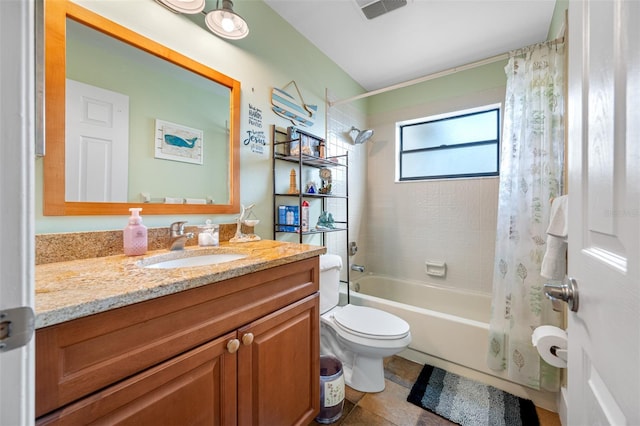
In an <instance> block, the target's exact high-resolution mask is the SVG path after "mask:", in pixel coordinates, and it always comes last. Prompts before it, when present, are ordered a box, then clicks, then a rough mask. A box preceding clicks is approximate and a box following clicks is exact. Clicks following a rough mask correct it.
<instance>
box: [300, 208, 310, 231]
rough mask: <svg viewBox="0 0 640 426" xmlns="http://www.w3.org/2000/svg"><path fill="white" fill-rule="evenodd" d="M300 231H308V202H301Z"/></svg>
mask: <svg viewBox="0 0 640 426" xmlns="http://www.w3.org/2000/svg"><path fill="white" fill-rule="evenodd" d="M300 231H301V232H309V202H308V201H307V200H304V201H303V202H302V211H301V212H300Z"/></svg>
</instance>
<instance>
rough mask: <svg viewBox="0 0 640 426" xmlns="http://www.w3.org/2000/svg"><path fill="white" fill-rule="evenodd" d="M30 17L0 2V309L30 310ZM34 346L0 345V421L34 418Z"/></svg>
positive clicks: (26, 5)
mask: <svg viewBox="0 0 640 426" xmlns="http://www.w3.org/2000/svg"><path fill="white" fill-rule="evenodd" d="M33 21H34V13H33V2H32V1H0V29H1V30H0V46H2V48H1V49H0V67H1V72H0V206H1V207H0V235H2V240H1V242H0V312H6V311H7V310H8V309H11V308H16V307H21V306H26V307H30V308H33V299H34V291H33V281H34V277H33V274H34V266H33V265H34V257H33V246H34V230H33V223H34V209H33V200H34V192H33V179H34V160H33V155H34V154H33V153H34V149H33V144H34V137H33V135H34V123H33V118H34V114H33V109H34V78H33V76H34V67H33V57H34V56H35V55H34V49H33V41H34V36H33ZM2 321H6V317H5V318H4V319H1V320H0V322H2ZM5 342H6V340H5ZM5 342H0V346H2V345H3V344H5ZM33 348H34V343H33V339H31V341H30V342H29V343H28V345H27V346H22V347H19V348H17V349H12V350H10V351H7V352H3V351H2V350H1V349H0V425H3V426H4V425H30V424H33V422H34V420H33V418H34V413H35V408H34V407H35V405H34V394H35V391H34V389H35V387H34V383H35V379H34V365H35V361H34V359H35V358H34V351H33Z"/></svg>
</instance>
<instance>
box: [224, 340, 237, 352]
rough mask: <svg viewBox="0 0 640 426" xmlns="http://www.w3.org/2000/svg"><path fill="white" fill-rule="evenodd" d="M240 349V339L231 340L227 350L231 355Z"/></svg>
mask: <svg viewBox="0 0 640 426" xmlns="http://www.w3.org/2000/svg"><path fill="white" fill-rule="evenodd" d="M239 347H240V340H238V339H232V340H229V343H227V350H228V351H229V353H230V354H233V353H236V351H237V350H238V348H239Z"/></svg>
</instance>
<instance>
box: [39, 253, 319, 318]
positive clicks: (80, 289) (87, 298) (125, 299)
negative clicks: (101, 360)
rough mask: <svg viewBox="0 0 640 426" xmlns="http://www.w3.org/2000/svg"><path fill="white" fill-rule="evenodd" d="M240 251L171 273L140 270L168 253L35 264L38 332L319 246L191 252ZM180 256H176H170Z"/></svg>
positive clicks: (281, 260) (257, 267)
mask: <svg viewBox="0 0 640 426" xmlns="http://www.w3.org/2000/svg"><path fill="white" fill-rule="evenodd" d="M194 250H195V251H202V252H203V254H206V253H207V252H211V251H213V252H216V253H242V254H247V257H246V258H244V259H240V260H233V261H230V262H225V263H220V264H215V265H207V266H195V267H188V268H175V269H151V268H142V267H140V266H138V262H141V261H142V262H143V263H144V262H145V260H146V259H148V258H150V257H153V256H158V255H160V256H163V257H164V256H166V255H168V253H170V252H168V251H167V250H156V251H150V252H148V253H147V254H145V255H143V256H132V257H128V256H125V255H116V256H107V257H98V258H92V259H82V260H72V261H67V262H56V263H48V264H44V265H37V266H36V300H35V306H36V328H42V327H47V326H50V325H54V324H58V323H61V322H65V321H69V320H72V319H76V318H81V317H84V316H88V315H92V314H96V313H99V312H104V311H107V310H110V309H114V308H119V307H122V306H126V305H130V304H133V303H137V302H142V301H145V300H149V299H153V298H156V297H160V296H165V295H168V294H173V293H177V292H180V291H183V290H187V289H191V288H195V287H199V286H203V285H206V284H210V283H214V282H218V281H223V280H227V279H230V278H235V277H238V276H241V275H245V274H249V273H252V272H257V271H261V270H264V269H268V268H273V267H275V266H279V265H284V264H287V263H291V262H295V261H298V260H303V259H307V258H310V257H314V256H318V255H320V254H323V253H325V252H326V248H325V247H322V246H314V245H308V244H297V243H287V242H283V241H272V240H261V241H254V242H247V243H229V242H223V243H221V244H220V246H219V247H208V248H207V247H192V248H185V250H184V251H183V252H182V254H183V256H184V257H186V256H187V255H188V254H190V253H192V252H193V251H194ZM172 253H179V252H172Z"/></svg>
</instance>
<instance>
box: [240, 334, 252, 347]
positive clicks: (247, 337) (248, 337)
mask: <svg viewBox="0 0 640 426" xmlns="http://www.w3.org/2000/svg"><path fill="white" fill-rule="evenodd" d="M252 343H253V333H247V334H245V335H244V336H242V344H243V345H245V346H247V345H250V344H252Z"/></svg>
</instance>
